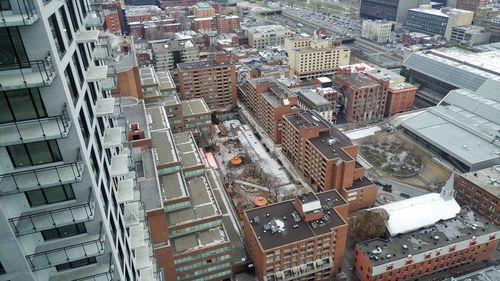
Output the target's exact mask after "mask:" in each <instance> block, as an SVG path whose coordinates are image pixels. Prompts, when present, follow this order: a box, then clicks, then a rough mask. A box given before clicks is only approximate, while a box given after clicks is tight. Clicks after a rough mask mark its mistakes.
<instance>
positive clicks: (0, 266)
mask: <svg viewBox="0 0 500 281" xmlns="http://www.w3.org/2000/svg"><path fill="white" fill-rule="evenodd" d="M5 273H7V272H6V271H5V268H4V267H3V264H2V263H1V262H0V274H5Z"/></svg>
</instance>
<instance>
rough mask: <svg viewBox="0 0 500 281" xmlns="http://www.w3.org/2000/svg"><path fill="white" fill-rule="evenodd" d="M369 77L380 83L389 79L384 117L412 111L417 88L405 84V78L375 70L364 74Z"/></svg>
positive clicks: (391, 72)
mask: <svg viewBox="0 0 500 281" xmlns="http://www.w3.org/2000/svg"><path fill="white" fill-rule="evenodd" d="M366 75H368V76H369V77H371V78H373V79H375V80H377V81H381V80H387V79H389V87H388V90H387V100H386V102H385V113H384V116H389V117H391V116H394V115H396V114H398V113H402V112H405V111H410V110H413V102H414V101H415V94H416V93H417V87H415V86H414V85H412V84H410V83H407V82H406V81H405V77H404V76H401V75H399V74H398V73H395V72H393V71H391V70H388V69H376V70H372V71H368V72H367V73H366Z"/></svg>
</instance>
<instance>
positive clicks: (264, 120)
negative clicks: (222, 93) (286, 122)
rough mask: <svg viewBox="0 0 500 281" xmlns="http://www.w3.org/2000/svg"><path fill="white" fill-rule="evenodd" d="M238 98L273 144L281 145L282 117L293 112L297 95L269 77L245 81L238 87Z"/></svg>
mask: <svg viewBox="0 0 500 281" xmlns="http://www.w3.org/2000/svg"><path fill="white" fill-rule="evenodd" d="M238 97H239V98H240V99H241V100H242V101H243V103H245V105H246V106H247V108H248V110H249V111H250V113H251V114H253V116H254V117H255V119H256V121H257V122H258V123H259V125H260V126H261V127H262V128H263V129H264V131H265V132H266V133H267V135H268V136H269V137H270V138H271V139H272V140H273V141H274V143H276V144H278V143H281V126H282V125H281V123H282V122H283V121H282V117H283V115H285V114H289V113H292V112H293V110H292V107H294V106H296V105H297V103H298V99H297V95H296V94H295V93H293V92H292V91H290V90H289V89H288V88H287V87H286V86H285V85H283V84H282V83H280V82H279V81H278V80H276V78H274V77H272V76H270V77H259V78H253V79H249V80H246V81H245V82H244V83H243V85H241V86H240V87H238Z"/></svg>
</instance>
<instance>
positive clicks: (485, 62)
mask: <svg viewBox="0 0 500 281" xmlns="http://www.w3.org/2000/svg"><path fill="white" fill-rule="evenodd" d="M474 49H475V50H474V51H470V50H465V49H459V48H440V49H435V50H429V51H424V52H414V53H411V54H410V55H409V56H408V57H407V58H406V60H405V61H403V66H402V68H401V71H402V74H403V76H405V77H407V78H408V80H409V82H410V83H412V84H414V83H419V84H420V85H421V87H422V88H424V89H429V90H430V91H428V92H430V93H435V97H436V99H437V101H439V100H441V99H442V98H443V97H444V96H445V95H446V94H448V92H449V91H451V90H454V89H458V88H463V89H467V90H470V91H473V92H474V91H477V90H478V89H479V88H480V87H481V86H483V85H485V84H486V82H487V81H488V80H489V79H491V80H493V81H498V80H500V67H499V66H500V45H499V44H488V45H483V46H476V47H475V48H474ZM449 73H453V75H449Z"/></svg>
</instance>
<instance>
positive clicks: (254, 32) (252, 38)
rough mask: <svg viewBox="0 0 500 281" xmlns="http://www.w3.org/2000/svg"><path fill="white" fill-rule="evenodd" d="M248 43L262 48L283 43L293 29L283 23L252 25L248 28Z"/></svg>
mask: <svg viewBox="0 0 500 281" xmlns="http://www.w3.org/2000/svg"><path fill="white" fill-rule="evenodd" d="M246 35H247V37H248V45H250V46H251V47H253V48H257V49H261V48H265V47H267V46H275V45H283V44H284V43H285V38H287V37H289V36H290V35H291V31H290V30H289V29H288V28H286V27H284V26H282V25H261V26H252V27H249V28H248V29H247V30H246Z"/></svg>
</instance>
